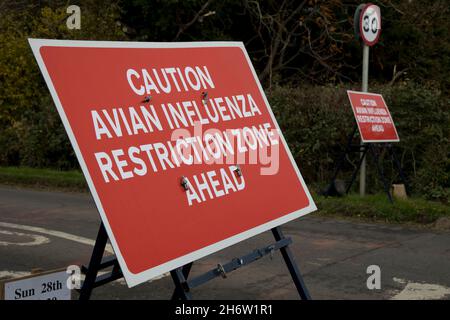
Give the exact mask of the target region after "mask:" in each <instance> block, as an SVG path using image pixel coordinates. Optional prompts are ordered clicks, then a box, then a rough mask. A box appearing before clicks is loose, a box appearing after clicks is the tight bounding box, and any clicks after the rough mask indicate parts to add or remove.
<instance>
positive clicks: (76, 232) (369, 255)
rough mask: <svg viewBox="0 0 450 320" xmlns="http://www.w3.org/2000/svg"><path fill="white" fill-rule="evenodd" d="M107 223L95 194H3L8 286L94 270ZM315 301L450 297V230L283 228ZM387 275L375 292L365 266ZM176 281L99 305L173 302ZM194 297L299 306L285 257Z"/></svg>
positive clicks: (334, 222) (122, 293) (211, 260)
mask: <svg viewBox="0 0 450 320" xmlns="http://www.w3.org/2000/svg"><path fill="white" fill-rule="evenodd" d="M98 225H99V215H98V214H97V212H96V209H95V205H94V203H93V201H92V200H91V198H90V196H89V195H88V194H72V193H62V192H47V191H36V190H26V189H17V188H13V187H6V186H0V278H9V277H17V276H20V275H26V274H28V273H29V272H30V271H31V270H32V269H35V268H41V269H44V270H50V269H57V268H61V267H66V266H68V265H72V264H77V265H81V264H86V263H87V262H88V261H89V257H90V254H91V251H92V243H93V239H95V236H96V234H97V229H98ZM283 229H284V232H285V234H286V235H288V236H290V237H292V239H293V245H292V246H291V248H292V250H293V252H294V255H295V257H296V259H297V262H298V264H299V266H300V268H301V270H302V273H303V275H304V280H305V282H306V284H307V286H308V288H309V290H310V293H311V295H312V297H313V298H314V299H449V298H450V232H443V231H441V232H438V231H433V230H431V229H424V228H422V229H419V228H412V227H404V226H400V225H382V224H368V223H358V222H351V221H345V220H338V219H331V218H321V217H317V215H316V216H315V215H314V213H313V214H310V215H308V216H306V217H303V218H301V219H298V220H296V221H293V222H291V223H289V224H287V225H285V226H284V228H283ZM272 241H273V238H272V235H271V233H270V232H266V233H264V234H261V235H259V236H256V237H254V238H251V239H249V240H247V241H244V242H242V243H240V244H237V245H235V246H232V247H230V248H227V249H225V250H222V251H220V252H218V253H216V254H214V255H211V256H208V257H205V258H203V259H201V260H199V261H197V262H195V264H194V267H193V269H192V274H193V275H198V274H200V273H202V272H204V271H207V270H210V269H212V268H214V267H216V266H217V264H218V263H224V262H227V261H229V260H231V259H232V258H234V257H238V256H241V255H243V254H246V253H248V252H250V251H252V250H254V249H256V248H259V247H264V246H265V245H267V244H269V243H271V242H272ZM371 265H377V266H379V267H380V270H381V288H380V289H373V290H369V289H368V288H367V278H368V277H369V274H367V268H368V266H371ZM172 290H173V285H172V281H171V279H170V278H169V277H163V278H161V279H159V280H154V281H151V282H149V283H145V284H142V285H139V286H137V287H134V288H131V289H128V287H127V286H126V284H125V283H124V281H123V280H118V281H115V282H113V283H110V284H108V285H106V286H103V287H101V288H97V289H95V290H94V293H93V296H92V298H93V299H168V298H170V296H171V293H172ZM192 293H193V296H194V298H196V299H298V295H297V293H296V291H295V287H294V285H293V284H292V282H291V278H290V276H289V273H288V271H287V269H286V266H285V265H284V263H283V260H282V258H281V256H280V254H279V253H276V254H275V255H274V256H273V258H272V259H271V258H270V257H265V258H263V259H261V260H258V261H256V262H254V263H252V264H251V265H249V266H245V267H243V268H241V269H239V270H236V271H234V272H232V273H230V274H228V277H227V278H226V279H222V278H217V279H215V280H213V281H211V282H209V283H208V284H206V285H204V286H201V287H199V288H196V289H194V290H193V292H192ZM75 296H76V295H75Z"/></svg>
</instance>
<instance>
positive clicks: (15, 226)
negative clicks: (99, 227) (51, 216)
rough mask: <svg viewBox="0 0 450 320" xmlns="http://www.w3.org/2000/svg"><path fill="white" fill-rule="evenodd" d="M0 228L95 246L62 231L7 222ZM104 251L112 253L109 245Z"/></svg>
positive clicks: (88, 241) (85, 239)
mask: <svg viewBox="0 0 450 320" xmlns="http://www.w3.org/2000/svg"><path fill="white" fill-rule="evenodd" d="M0 227H3V228H11V229H18V230H24V231H31V232H37V233H42V234H46V235H49V236H53V237H58V238H61V239H66V240H70V241H73V242H78V243H82V244H86V245H88V246H93V245H94V244H95V241H94V240H92V239H88V238H84V237H80V236H77V235H73V234H70V233H66V232H62V231H56V230H49V229H44V228H40V227H32V226H26V225H22V224H15V223H8V222H0ZM105 250H106V251H108V252H109V253H114V250H113V248H112V246H111V245H110V244H109V243H108V244H107V245H106V248H105Z"/></svg>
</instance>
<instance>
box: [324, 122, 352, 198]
mask: <svg viewBox="0 0 450 320" xmlns="http://www.w3.org/2000/svg"><path fill="white" fill-rule="evenodd" d="M357 128H358V127H357V126H356V125H355V127H354V128H353V131H352V133H351V134H350V135H349V136H348V138H347V145H346V146H345V150H344V152H343V153H342V154H341V156H340V158H339V161H338V163H337V165H336V169H335V170H334V173H333V177H332V178H331V181H330V184H329V185H328V188H327V189H326V190H325V191H324V192H323V194H324V195H325V196H328V195H330V192H331V190H332V188H333V185H334V182H335V180H336V178H337V176H338V174H339V171H340V170H341V167H342V165H343V164H344V161H345V156H346V155H347V154H348V153H349V152H350V149H351V146H352V141H353V137H354V136H355V134H356V129H357Z"/></svg>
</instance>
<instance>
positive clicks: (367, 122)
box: [347, 91, 400, 142]
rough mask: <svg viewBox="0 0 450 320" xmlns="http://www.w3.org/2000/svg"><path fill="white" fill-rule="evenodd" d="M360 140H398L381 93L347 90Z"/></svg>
mask: <svg viewBox="0 0 450 320" xmlns="http://www.w3.org/2000/svg"><path fill="white" fill-rule="evenodd" d="M347 95H348V98H349V100H350V104H351V105H352V110H353V114H354V115H355V119H356V123H357V124H358V129H359V133H360V135H361V140H362V142H398V141H400V139H399V137H398V134H397V129H396V128H395V125H394V121H393V120H392V117H391V114H390V112H389V109H388V107H387V105H386V103H385V102H384V99H383V96H382V95H381V94H375V93H367V92H357V91H347Z"/></svg>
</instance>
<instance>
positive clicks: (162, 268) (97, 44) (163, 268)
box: [28, 39, 317, 287]
mask: <svg viewBox="0 0 450 320" xmlns="http://www.w3.org/2000/svg"><path fill="white" fill-rule="evenodd" d="M28 41H29V43H30V46H31V48H32V50H33V53H34V56H35V58H36V60H37V63H38V65H39V68H40V69H41V72H42V74H43V76H44V79H45V82H46V83H47V86H48V88H49V90H50V93H51V95H52V98H53V101H54V102H55V104H56V107H57V109H58V113H59V115H60V117H61V119H62V121H63V124H64V127H65V129H66V131H67V134H68V136H69V139H70V142H71V143H72V146H73V148H74V150H75V153H76V156H77V158H78V161H79V163H80V166H81V169H82V171H83V174H84V176H85V178H86V181H87V183H88V185H89V189H90V191H91V194H92V197H93V198H94V201H95V204H96V206H97V209H98V211H99V213H100V216H101V219H102V221H103V224H104V226H105V228H106V231H107V233H108V237H109V239H110V241H111V244H112V246H113V248H114V252H115V254H116V257H117V259H118V261H119V264H120V267H121V269H122V273H123V275H124V277H125V280H126V282H127V284H128V286H129V287H133V286H136V285H138V284H140V283H143V282H145V281H148V280H150V279H152V278H154V277H157V276H159V275H161V274H164V273H166V272H168V271H171V270H173V269H176V268H179V267H181V266H183V265H185V264H187V263H190V262H192V261H195V260H198V259H200V258H202V257H205V256H207V255H210V254H212V253H214V252H217V251H219V250H222V249H224V248H226V247H229V246H231V245H233V244H236V243H238V242H241V241H243V240H245V239H248V238H250V237H253V236H255V235H257V234H260V233H262V232H264V231H267V230H270V229H272V228H274V227H277V226H279V225H282V224H284V223H287V222H289V221H291V220H294V219H296V218H299V217H301V216H304V215H306V214H308V213H310V212H313V211H315V210H317V207H316V205H315V203H314V201H313V199H312V197H311V194H310V193H309V190H308V188H307V187H306V184H305V182H304V180H303V177H302V175H301V173H300V171H299V170H298V168H297V165H296V164H295V161H294V158H293V157H292V154H291V152H290V150H289V148H288V146H287V144H286V141H285V139H284V136H283V134H282V132H281V130H280V127H279V125H278V123H277V121H276V119H275V116H274V115H273V112H272V109H271V108H270V105H269V102H268V101H267V97H266V95H265V94H264V91H263V89H262V87H261V84H260V83H259V80H258V77H257V75H256V72H255V69H254V68H253V65H252V63H251V61H250V58H249V56H248V54H247V51H246V49H245V47H244V44H243V43H242V42H225V41H224V42H171V43H164V42H119V41H78V40H49V39H28ZM42 46H54V47H91V48H203V47H238V48H241V50H242V51H243V53H244V55H245V57H246V59H247V62H248V64H249V66H250V68H251V71H252V73H253V77H254V79H255V81H256V83H257V84H258V88H259V91H260V92H261V95H262V97H263V99H264V102H265V103H266V105H267V106H268V109H269V112H270V116H271V118H272V121H273V122H274V124H275V126H276V128H277V130H278V132H279V135H280V137H281V140H282V143H283V145H284V147H285V148H286V151H287V153H288V155H289V158H290V160H291V163H292V165H293V166H294V168H295V171H296V172H297V175H298V178H299V180H300V183H301V185H302V187H303V188H304V190H305V192H306V195H307V197H308V200H309V205H308V206H307V207H305V208H303V209H301V210H298V211H294V212H291V213H289V214H286V215H284V216H282V217H280V218H278V219H275V220H272V221H269V222H267V223H265V224H262V225H259V226H257V227H255V228H252V229H249V230H247V231H244V232H242V233H240V234H237V235H234V236H232V237H230V238H227V239H224V240H222V241H219V242H216V243H214V244H211V245H209V246H207V247H204V248H201V249H199V250H196V251H193V252H191V253H188V254H186V255H184V256H181V257H178V258H176V259H174V260H171V261H168V262H166V263H163V264H161V265H159V266H156V267H154V268H151V269H148V270H145V271H142V272H140V273H137V274H134V273H132V272H131V271H130V270H128V267H127V265H126V263H125V260H124V258H123V256H122V253H121V252H120V249H119V247H118V245H117V242H116V239H115V237H114V234H113V232H112V230H111V227H110V225H109V221H108V218H107V216H106V214H105V211H104V210H103V206H102V202H101V200H100V198H99V196H98V194H97V191H96V189H95V186H94V183H93V181H92V179H91V176H90V174H89V171H88V169H87V166H86V163H85V161H84V158H83V155H82V154H81V152H80V149H79V147H78V143H77V140H76V138H75V136H74V134H73V131H72V128H71V126H70V123H69V121H68V120H67V117H66V114H65V112H64V109H63V107H62V105H61V102H60V100H59V97H58V94H57V92H56V90H55V88H54V86H53V83H52V80H51V78H50V76H49V73H48V71H47V68H46V66H45V64H44V61H43V59H42V56H41V54H40V48H41V47H42Z"/></svg>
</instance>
